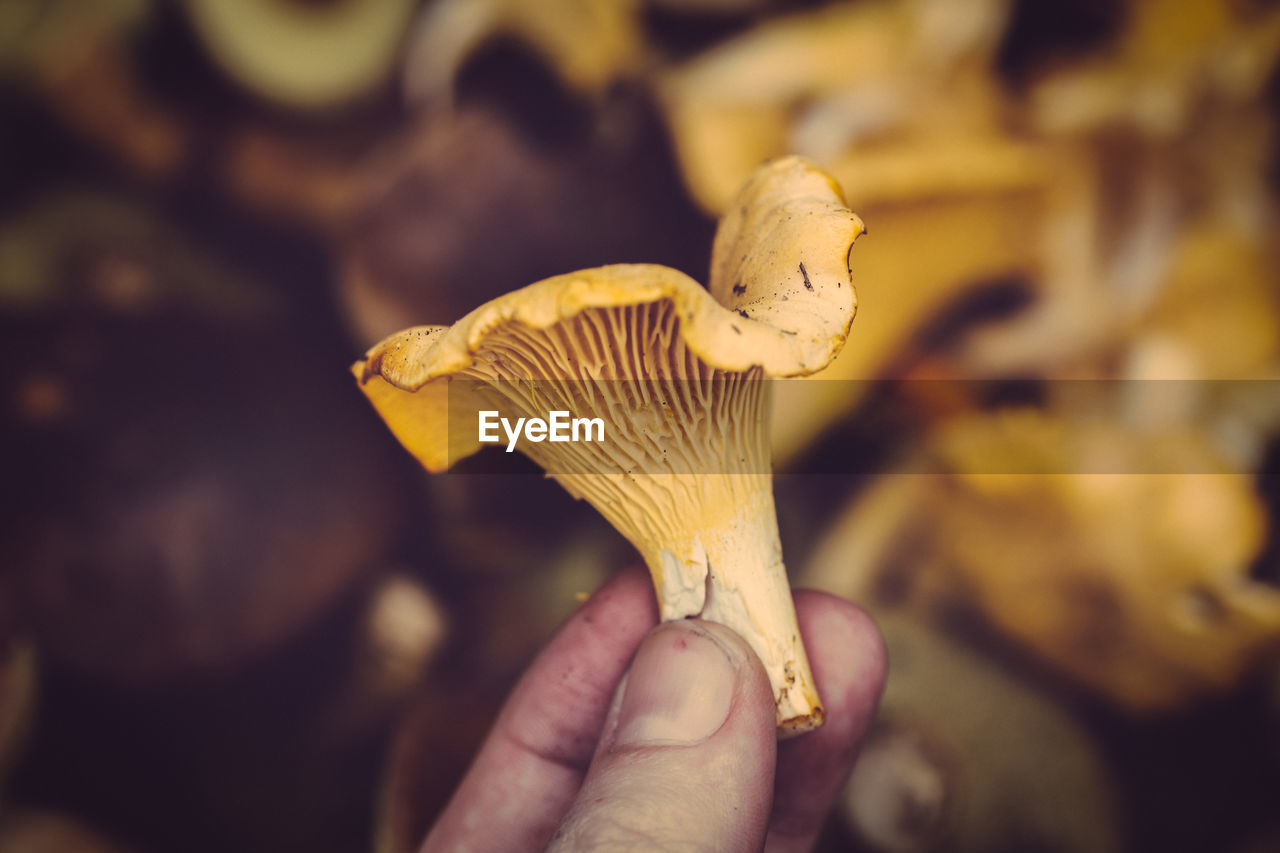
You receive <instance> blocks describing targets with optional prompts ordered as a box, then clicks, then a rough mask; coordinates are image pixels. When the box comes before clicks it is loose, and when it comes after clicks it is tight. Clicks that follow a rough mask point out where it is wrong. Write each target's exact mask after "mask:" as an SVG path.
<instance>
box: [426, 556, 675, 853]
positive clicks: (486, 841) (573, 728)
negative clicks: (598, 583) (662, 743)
mask: <svg viewBox="0 0 1280 853" xmlns="http://www.w3.org/2000/svg"><path fill="white" fill-rule="evenodd" d="M656 624H658V612H657V605H656V603H655V601H654V595H653V585H652V583H651V582H650V580H649V576H648V574H647V573H646V572H645V571H644V570H642V569H638V568H632V569H628V570H626V571H624V572H622V573H621V574H619V575H618V576H616V577H615V578H613V579H612V580H610V581H609V582H608V583H606V584H605V585H604V586H602V587H601V588H600V589H599V590H598V591H597V592H596V593H595V594H594V595H593V596H591V598H590V599H588V601H587V602H586V604H584V605H583V606H582V607H581V608H580V609H579V610H578V611H577V612H576V613H575V614H574V615H573V616H571V617H570V618H569V620H568V621H567V622H566V623H565V624H564V625H563V626H562V627H561V628H560V630H559V631H557V632H556V634H555V636H554V637H552V639H551V642H550V643H548V644H547V646H546V648H545V649H543V650H542V652H541V653H540V654H539V655H538V656H537V658H535V659H534V661H533V663H532V664H531V665H530V667H529V669H528V670H527V671H526V672H525V674H524V676H523V677H522V678H521V679H520V681H519V682H518V683H517V684H516V687H515V689H514V690H513V691H512V693H511V696H510V698H508V699H507V704H506V705H505V706H504V707H503V710H502V713H501V715H499V717H498V721H497V723H495V724H494V727H493V731H492V732H490V733H489V737H488V738H487V739H486V740H485V742H484V745H483V746H482V747H481V748H480V752H479V754H478V755H477V756H476V759H475V761H474V762H473V763H472V765H471V769H470V770H468V771H467V775H466V776H465V777H464V778H463V780H462V784H461V785H460V786H459V787H458V790H457V791H456V792H455V793H454V795H453V798H452V799H451V800H450V801H449V804H448V805H447V806H446V807H445V810H444V812H443V813H442V814H441V816H440V818H439V820H437V821H436V824H435V826H434V827H432V830H431V832H430V834H429V835H428V836H427V840H426V841H425V842H424V843H423V846H422V848H421V853H428V851H432V850H455V849H463V848H465V849H468V850H540V849H542V848H543V847H545V846H546V844H547V841H548V840H549V839H550V838H551V833H552V832H553V831H554V830H555V827H556V824H558V823H559V822H560V819H561V818H562V817H563V816H564V813H565V812H566V811H567V810H568V808H569V806H570V804H571V803H572V802H573V798H574V796H575V795H576V794H577V792H578V788H579V787H580V786H581V784H582V779H583V776H584V775H585V774H586V771H587V767H588V766H589V765H590V763H591V756H592V754H593V753H594V752H595V747H596V741H597V740H598V739H599V736H600V730H601V728H602V727H603V725H604V719H605V715H606V712H607V711H608V708H609V703H610V701H611V699H612V697H613V691H614V688H615V687H616V686H617V683H618V681H619V679H621V678H622V674H623V672H624V671H625V670H626V667H627V665H628V663H630V661H631V656H632V655H633V654H634V653H635V650H636V647H637V646H639V645H640V641H641V640H643V639H644V637H645V635H646V634H647V633H648V632H649V629H651V628H652V627H653V626H654V625H656Z"/></svg>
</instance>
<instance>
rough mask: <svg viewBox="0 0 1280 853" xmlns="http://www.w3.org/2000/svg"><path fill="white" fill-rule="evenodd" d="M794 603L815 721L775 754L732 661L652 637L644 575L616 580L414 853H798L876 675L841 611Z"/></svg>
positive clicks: (511, 704) (756, 682) (876, 687)
mask: <svg viewBox="0 0 1280 853" xmlns="http://www.w3.org/2000/svg"><path fill="white" fill-rule="evenodd" d="M795 603H796V611H797V614H798V617H799V622H800V629H801V633H802V635H803V639H804V644H805V647H806V650H807V651H808V654H809V659H810V662H811V664H812V666H813V672H814V677H815V679H816V680H817V686H818V689H819V691H820V693H821V695H822V697H823V699H824V701H825V703H826V710H827V720H826V724H825V725H824V726H823V727H822V728H820V729H818V730H817V731H814V732H811V733H809V734H805V735H802V736H799V737H796V738H793V739H790V740H786V741H783V742H781V743H779V742H778V740H777V737H776V732H775V728H774V703H773V698H772V690H771V688H770V686H769V682H768V679H767V678H766V676H765V673H764V669H763V667H762V666H761V664H760V662H759V660H758V659H757V658H756V657H755V656H754V654H753V653H752V652H751V650H750V648H749V647H748V646H747V645H746V643H745V642H744V641H743V640H742V639H741V638H740V637H739V636H738V635H737V634H735V633H734V632H733V631H731V630H729V629H728V628H725V627H724V626H721V625H717V624H714V623H709V622H702V621H700V620H696V619H688V620H682V621H680V622H674V623H666V624H664V625H658V624H657V610H656V606H655V603H654V597H653V588H652V585H651V584H650V581H649V578H648V576H647V574H646V573H644V572H643V571H642V570H639V569H634V570H628V571H626V572H623V573H621V574H620V575H618V576H617V577H615V578H614V579H613V580H612V581H610V582H609V583H608V584H606V585H605V586H603V587H602V588H601V589H600V590H599V591H598V592H597V593H596V594H595V595H594V596H592V597H591V599H590V600H589V601H587V602H586V604H584V605H583V606H582V608H581V609H580V610H579V611H578V612H577V613H576V614H574V615H573V616H572V617H571V618H570V619H569V620H568V621H567V622H566V623H565V625H563V626H562V627H561V628H560V630H559V631H558V632H557V633H556V635H555V636H554V637H553V638H552V639H551V641H550V642H549V643H548V645H547V646H546V648H545V649H543V651H542V652H541V653H540V654H539V655H538V657H537V658H536V659H535V660H534V662H533V663H532V665H531V666H530V667H529V669H528V670H527V671H526V672H525V674H524V676H523V677H522V678H521V679H520V682H519V683H518V684H517V685H516V687H515V690H514V691H513V692H512V694H511V697H510V698H509V699H508V701H507V704H506V706H505V708H504V709H503V711H502V713H501V715H500V716H499V718H498V721H497V722H496V723H495V725H494V729H493V731H492V732H491V733H490V734H489V737H488V739H487V740H486V741H485V743H484V745H483V746H482V747H481V750H480V753H479V754H478V755H477V757H476V759H475V762H474V763H473V764H472V766H471V768H470V770H469V771H468V772H467V775H466V777H465V778H464V779H463V781H462V784H461V785H460V786H459V787H458V789H457V791H456V792H455V794H454V796H453V799H452V800H451V801H450V802H449V805H448V806H447V807H446V808H445V810H444V812H443V813H442V814H441V816H440V818H439V820H438V821H437V823H436V825H435V826H434V827H433V829H432V830H431V833H430V834H429V835H428V837H427V839H426V841H425V842H424V843H423V846H422V848H421V850H422V851H423V853H428V851H437V850H468V851H488V850H517V849H518V850H535V849H543V848H548V849H552V850H557V851H562V850H600V849H604V850H632V849H634V850H645V849H679V850H761V849H763V850H766V851H770V853H777V852H778V851H787V852H788V853H789V851H801V850H810V849H812V847H813V845H814V843H815V841H816V839H817V836H818V833H819V831H820V830H821V828H822V825H823V823H824V821H825V820H826V817H827V814H828V813H829V812H830V810H831V808H832V805H833V804H834V802H835V800H836V797H837V796H838V794H839V792H840V789H841V788H842V787H843V785H844V782H845V780H846V779H847V778H848V775H849V771H850V770H851V769H852V767H853V761H854V758H855V756H856V754H857V750H858V747H859V745H860V744H861V741H862V739H863V737H864V736H865V734H866V731H867V727H868V726H869V724H870V723H871V720H872V719H873V717H874V714H875V709H876V705H877V703H878V701H879V698H880V693H881V690H882V689H883V686H884V678H885V665H886V664H885V651H884V644H883V641H882V639H881V637H880V634H879V632H878V631H877V630H876V628H875V625H874V624H873V623H872V622H871V620H870V618H869V617H868V616H867V615H866V614H865V613H864V612H863V611H861V610H860V609H858V608H857V607H856V606H855V605H853V604H850V603H849V602H847V601H844V600H842V599H839V598H836V597H834V596H830V595H826V594H824V593H819V592H810V591H798V592H796V594H795ZM655 626H656V627H655ZM672 709H684V710H685V713H683V714H680V713H678V712H677V711H676V710H672Z"/></svg>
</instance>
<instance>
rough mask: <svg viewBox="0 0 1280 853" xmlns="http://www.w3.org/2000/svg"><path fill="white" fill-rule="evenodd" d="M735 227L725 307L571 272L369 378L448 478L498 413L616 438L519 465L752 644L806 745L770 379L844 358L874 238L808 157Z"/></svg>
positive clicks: (774, 181) (372, 370)
mask: <svg viewBox="0 0 1280 853" xmlns="http://www.w3.org/2000/svg"><path fill="white" fill-rule="evenodd" d="M731 211H732V212H731V213H729V214H728V215H727V216H726V217H725V218H724V219H723V220H722V221H721V223H720V226H719V230H718V232H717V234H716V239H715V245H714V248H713V251H712V264H711V282H710V290H709V292H708V291H707V290H704V289H703V288H702V287H701V286H700V285H699V284H698V283H697V282H695V281H693V280H692V279H691V278H689V277H688V276H686V275H684V274H683V273H680V272H677V271H676V270H673V269H670V268H667V267H662V266H655V265H648V264H626V265H616V266H607V267H600V268H597V269H589V270H583V271H580V272H575V273H569V274H568V275H562V276H557V277H555V278H550V279H546V280H545V281H541V282H538V283H537V284H532V285H529V286H528V287H525V288H523V289H521V290H517V291H515V292H513V293H508V294H506V295H505V296H502V297H499V298H498V299H495V300H493V301H491V302H489V303H487V304H485V305H483V306H481V307H480V308H477V309H476V310H475V311H472V312H471V313H470V314H468V315H467V316H466V317H463V318H462V319H461V320H459V321H458V322H457V323H455V324H454V325H453V326H449V327H442V326H422V327H418V328H414V329H408V330H406V331H403V332H400V333H398V334H395V335H392V336H391V337H389V338H387V339H385V340H383V341H382V342H381V343H379V344H377V345H376V346H374V347H373V349H371V350H370V351H369V352H368V354H367V357H366V358H365V360H363V361H360V362H357V363H356V364H355V365H354V366H353V372H354V373H355V375H356V378H357V379H358V380H359V382H360V385H361V387H362V388H363V390H364V392H365V394H366V395H367V396H368V398H369V400H370V401H371V402H372V403H373V405H374V406H375V408H377V410H378V412H379V413H380V414H381V415H382V417H383V418H384V419H385V420H386V422H387V424H388V426H390V427H391V430H392V431H393V432H394V433H395V434H396V436H397V437H398V438H399V439H400V441H401V442H402V443H403V444H404V445H405V447H407V448H408V449H409V450H410V451H411V452H412V453H413V454H414V455H415V456H416V457H417V458H418V460H419V461H420V462H422V464H423V465H424V466H425V467H426V468H427V469H428V470H430V471H441V470H444V469H445V468H447V467H448V466H449V465H450V464H451V463H452V462H453V461H456V460H457V459H459V458H461V457H463V456H466V455H468V454H470V453H473V452H475V451H476V450H477V449H479V447H480V444H481V443H480V440H479V430H478V428H477V425H478V413H479V412H481V411H483V410H492V411H497V412H499V413H500V414H501V415H502V416H503V417H509V418H510V419H511V420H513V421H514V419H515V418H518V417H526V418H528V417H546V416H547V413H548V412H551V411H564V412H568V413H569V415H570V416H571V417H572V418H575V419H576V418H583V417H585V418H596V417H599V418H601V419H602V421H603V423H604V425H605V426H604V440H603V441H593V442H589V441H578V442H572V441H570V442H556V443H552V442H550V441H540V440H538V439H536V438H533V439H532V440H526V441H524V442H523V443H522V444H520V449H521V450H523V451H524V452H525V453H526V454H527V455H528V456H529V457H530V458H532V459H533V460H534V461H536V462H538V463H539V464H540V465H542V466H543V468H545V469H546V470H547V472H548V474H550V475H551V476H552V477H554V478H555V479H557V480H558V481H560V483H561V484H562V485H563V486H564V487H565V488H566V489H568V490H569V492H570V493H571V494H573V495H574V496H576V497H580V498H585V499H586V500H587V501H589V502H590V503H591V504H592V505H593V506H594V507H595V508H596V509H597V510H599V511H600V513H601V514H602V515H604V517H605V518H607V519H608V520H609V521H610V522H611V523H612V524H613V526H614V527H616V528H617V529H618V530H619V531H620V532H621V533H622V534H623V535H624V536H626V537H627V539H628V540H630V541H631V543H632V544H633V545H635V547H636V548H637V549H638V550H639V551H640V553H641V555H642V556H643V557H644V560H645V562H646V564H647V565H648V567H649V570H650V572H651V573H652V575H653V582H654V587H655V589H656V590H657V593H658V599H659V603H660V605H661V611H662V618H663V619H680V618H684V617H687V616H695V615H696V616H701V617H702V618H705V619H712V620H715V621H717V622H721V623H723V624H725V625H728V626H730V627H731V628H733V629H734V630H736V631H737V632H738V633H740V634H741V635H742V636H743V637H744V638H746V639H747V640H748V642H750V643H751V645H752V647H753V648H754V649H755V651H756V653H757V654H758V655H759V657H760V659H761V661H763V663H764V666H765V669H766V671H767V672H768V674H769V677H770V680H771V681H772V684H773V689H774V698H775V700H776V701H777V707H778V726H779V729H780V730H782V731H783V732H784V733H798V732H802V731H807V730H809V729H811V728H815V727H817V726H819V725H821V723H822V717H823V711H822V706H821V704H820V702H819V699H818V695H817V692H816V690H815V689H814V685H813V679H812V676H811V674H810V671H809V663H808V660H807V659H806V656H805V650H804V646H803V644H802V643H801V640H800V632H799V628H798V627H797V625H796V618H795V610H794V608H793V606H792V603H791V596H790V592H789V589H788V586H787V575H786V569H785V567H784V566H783V563H782V551H781V548H780V546H779V543H778V525H777V520H776V517H775V512H774V504H773V493H772V485H771V473H770V462H769V436H768V408H769V401H770V392H769V382H768V381H766V380H765V377H766V376H795V375H800V374H805V373H811V372H813V371H816V370H819V369H821V368H822V367H824V366H825V365H826V364H827V363H828V362H830V361H831V359H832V358H833V357H834V356H835V354H836V352H837V351H838V350H839V348H840V346H841V345H842V344H843V342H844V340H845V337H846V335H847V334H848V330H849V324H850V323H851V322H852V320H853V314H854V307H855V298H854V292H853V287H852V284H851V282H850V281H849V268H848V253H849V251H850V249H851V248H852V246H853V241H854V240H855V239H856V238H857V236H858V235H859V234H861V233H862V231H863V226H862V222H861V220H859V219H858V217H857V216H855V215H854V214H852V213H851V212H850V211H849V210H848V209H846V207H845V206H844V202H843V200H842V199H841V197H840V192H839V187H838V186H837V185H836V184H835V182H834V181H833V180H832V179H831V178H830V177H829V176H827V175H826V174H825V173H823V172H821V171H819V170H818V169H816V168H815V167H813V166H812V165H810V164H808V163H807V162H805V161H803V160H800V159H798V158H794V157H791V158H786V159H782V160H777V161H775V162H773V163H770V164H767V165H765V166H763V167H762V168H761V169H760V170H759V171H758V172H756V173H755V175H753V176H752V178H751V179H750V180H749V181H748V182H747V184H746V186H745V187H744V188H743V189H742V191H741V192H740V194H739V196H738V199H737V201H736V203H735V204H734V205H733V206H732V207H731ZM504 443H505V442H504Z"/></svg>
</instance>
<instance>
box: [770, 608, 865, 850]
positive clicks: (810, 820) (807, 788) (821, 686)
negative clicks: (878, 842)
mask: <svg viewBox="0 0 1280 853" xmlns="http://www.w3.org/2000/svg"><path fill="white" fill-rule="evenodd" d="M794 599H795V603H796V616H797V619H798V621H799V623H800V633H801V636H802V637H803V639H804V644H805V650H806V652H807V654H808V656H809V664H810V667H811V668H812V670H813V675H814V681H815V683H816V685H817V688H818V694H819V695H820V696H821V697H822V701H823V705H824V707H825V708H826V711H827V715H826V722H825V723H824V724H823V726H822V727H821V728H819V729H816V730H815V731H812V732H809V733H807V734H804V735H802V736H800V737H797V738H794V739H792V740H788V741H786V742H784V743H781V744H779V746H778V770H777V780H778V781H777V787H776V789H775V792H774V811H773V817H772V821H771V823H770V827H769V843H768V844H767V845H766V849H768V850H771V851H773V850H778V851H787V850H805V849H808V848H809V847H810V846H811V845H812V843H813V840H814V839H815V838H817V835H818V833H819V832H820V831H821V829H822V824H823V822H824V821H825V820H826V817H827V815H828V813H829V812H830V810H831V808H832V805H833V804H834V802H835V799H836V797H837V796H838V795H839V793H840V789H841V788H842V787H843V786H844V783H845V780H846V779H847V778H848V776H849V773H850V771H851V770H852V769H853V763H854V759H855V758H856V757H857V753H858V749H859V747H860V746H861V744H862V740H863V738H864V737H865V735H866V733H867V729H868V728H869V727H870V725H871V722H872V720H874V718H875V714H876V707H877V706H878V704H879V701H880V695H881V693H882V691H883V690H884V683H885V675H886V671H887V653H886V651H885V643H884V638H883V637H882V636H881V634H880V630H879V628H877V627H876V624H875V621H874V620H873V619H872V618H871V616H869V615H868V614H867V612H866V611H864V610H863V609H862V608H861V607H858V606H857V605H856V604H853V603H852V602H849V601H846V600H844V599H842V598H838V597H836V596H834V595H829V594H827V593H823V592H815V591H809V590H800V591H797V592H796V593H795V594H794Z"/></svg>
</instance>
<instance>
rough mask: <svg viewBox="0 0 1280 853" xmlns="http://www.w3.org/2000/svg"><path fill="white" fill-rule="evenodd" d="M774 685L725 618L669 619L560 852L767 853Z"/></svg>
mask: <svg viewBox="0 0 1280 853" xmlns="http://www.w3.org/2000/svg"><path fill="white" fill-rule="evenodd" d="M775 713H776V712H775V707H774V702H773V691H772V690H771V689H770V687H769V681H768V678H767V677H766V676H765V673H764V667H763V666H761V664H760V661H759V660H758V659H757V658H756V656H755V654H754V653H753V652H752V651H751V649H750V647H749V646H747V644H746V643H745V642H744V641H743V640H742V638H741V637H739V636H738V635H737V634H735V633H734V632H733V631H731V630H730V629H728V628H725V627H724V626H722V625H717V624H713V623H710V622H701V621H698V620H691V619H686V620H682V621H678V622H668V623H665V624H663V625H659V626H658V627H657V628H655V629H654V630H653V631H652V632H650V634H649V636H648V637H646V638H645V640H644V642H643V643H641V644H640V648H639V650H638V651H637V652H636V656H635V659H634V660H633V661H632V663H631V668H630V670H628V672H627V674H626V675H625V676H624V677H623V679H622V682H621V683H620V684H619V687H618V692H617V694H616V696H615V698H614V704H613V708H612V709H611V710H610V712H609V716H608V718H607V720H606V722H605V726H604V731H603V733H602V735H601V739H600V744H599V746H598V747H597V749H596V754H595V757H594V758H593V759H592V762H591V767H590V769H589V770H588V771H587V776H586V779H585V780H584V781H583V784H582V788H581V790H580V791H579V793H578V797H577V799H576V800H575V801H574V803H573V806H572V807H571V808H570V809H569V812H568V813H567V814H566V815H565V818H564V820H563V821H562V822H561V824H560V827H559V829H558V830H557V831H556V834H555V837H554V838H553V839H552V841H551V845H550V847H549V848H548V849H550V850H558V851H564V850H597V849H614V848H626V849H655V850H656V849H668V848H679V849H681V850H759V849H760V847H761V845H762V844H763V842H764V836H765V830H766V826H767V823H768V819H769V811H770V808H771V806H772V800H773V772H774V764H775V760H776V755H777V735H776V732H775Z"/></svg>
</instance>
